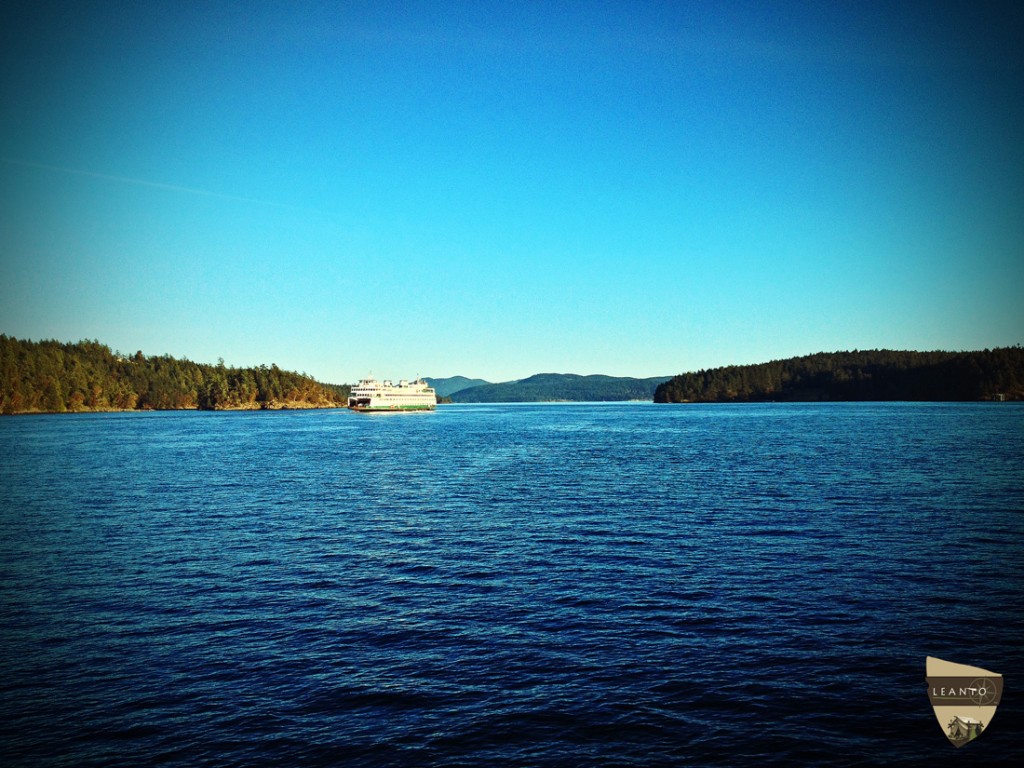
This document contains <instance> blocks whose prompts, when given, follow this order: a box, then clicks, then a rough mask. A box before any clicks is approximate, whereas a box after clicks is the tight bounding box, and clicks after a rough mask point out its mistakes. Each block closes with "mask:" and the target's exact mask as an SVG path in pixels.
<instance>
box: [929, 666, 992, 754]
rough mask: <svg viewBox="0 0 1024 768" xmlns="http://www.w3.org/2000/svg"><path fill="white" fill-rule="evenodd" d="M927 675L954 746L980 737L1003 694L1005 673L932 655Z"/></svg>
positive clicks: (937, 710)
mask: <svg viewBox="0 0 1024 768" xmlns="http://www.w3.org/2000/svg"><path fill="white" fill-rule="evenodd" d="M925 675H926V677H925V679H926V680H927V681H928V698H929V699H930V700H931V702H932V709H933V710H935V717H936V718H938V721H939V726H940V727H941V728H942V731H943V733H945V734H946V737H947V738H948V739H949V741H950V743H951V744H952V745H953V746H954V747H962V746H963V745H964V744H967V743H968V742H969V741H972V740H974V739H976V738H978V736H980V735H981V734H982V732H984V731H985V730H986V729H987V728H988V727H989V724H990V723H991V722H992V718H993V716H995V714H996V707H997V706H998V705H999V700H1000V698H1002V695H1003V676H1002V675H999V674H996V673H995V672H989V671H988V670H987V669H982V668H981V667H970V666H967V665H966V664H954V663H953V662H951V661H943V660H942V659H936V658H934V657H932V656H929V657H928V659H927V662H926V664H925Z"/></svg>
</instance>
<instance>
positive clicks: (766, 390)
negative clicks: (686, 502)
mask: <svg viewBox="0 0 1024 768" xmlns="http://www.w3.org/2000/svg"><path fill="white" fill-rule="evenodd" d="M1004 399H1005V400H1024V349H1022V348H1021V347H1020V345H1017V346H1013V347H1001V348H997V349H985V350H981V351H976V352H941V351H940V352H904V351H893V350H886V349H881V350H854V351H852V352H821V353H818V354H815V355H807V356H805V357H794V358H789V359H786V360H773V361H771V362H768V363H760V364H757V365H740V366H736V365H731V366H727V367H723V368H714V369H709V370H701V371H696V372H694V373H684V374H680V375H679V376H676V377H674V378H672V379H670V380H669V381H667V382H665V383H664V384H662V385H660V386H659V387H658V388H657V390H655V393H654V400H655V402H658V403H725V402H759V401H771V400H778V401H790V402H796V401H864V400H918V401H972V400H1004Z"/></svg>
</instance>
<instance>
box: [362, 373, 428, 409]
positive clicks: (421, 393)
mask: <svg viewBox="0 0 1024 768" xmlns="http://www.w3.org/2000/svg"><path fill="white" fill-rule="evenodd" d="M348 407H349V408H351V409H352V410H353V411H361V412H363V413H371V412H378V411H381V412H391V411H432V410H434V408H436V407H437V395H436V394H435V392H434V390H433V388H432V387H430V386H429V385H428V384H427V382H425V381H423V379H416V380H415V381H413V382H409V381H406V380H405V379H403V380H402V381H399V382H398V384H392V383H391V382H390V381H377V380H376V379H373V378H369V379H363V380H362V381H360V382H359V383H358V384H357V385H356V386H354V387H352V391H351V392H350V393H349V398H348Z"/></svg>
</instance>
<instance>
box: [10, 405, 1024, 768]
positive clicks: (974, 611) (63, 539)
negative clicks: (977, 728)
mask: <svg viewBox="0 0 1024 768" xmlns="http://www.w3.org/2000/svg"><path fill="white" fill-rule="evenodd" d="M1022 531H1024V408H1021V407H1019V406H1017V405H1013V404H969V405H959V404H957V405H946V404H823V405H811V404H796V405H782V404H765V405H736V406H728V405H708V406H656V405H652V404H640V403H631V404H602V405H579V404H563V405H502V406H485V405H480V406H469V405H466V406H449V407H442V408H440V409H439V410H438V411H436V412H434V413H428V414H403V415H397V416H391V415H382V416H365V415H358V414H352V413H348V412H345V411H316V412H293V413H288V412H281V413H193V412H179V413H149V414H146V413H143V414H103V415H74V416H33V417H17V418H5V419H2V420H0V590H2V591H0V598H2V601H0V745H2V746H0V750H2V753H3V757H2V761H3V764H4V765H7V766H18V765H26V766H28V765H31V766H90V765H92V766H98V765H104V766H107V765H125V766H129V765H131V766H135V765H149V764H158V763H159V764H164V765H182V766H184V765H188V766H196V765H198V766H203V765H207V766H232V765H237V766H253V765H301V766H306V765H353V766H378V765H381V766H391V765H394V766H421V765H422V766H432V765H439V766H440V765H444V766H470V765H474V766H475V765H482V766H576V765H608V766H610V765H616V766H619V765H635V766H650V765H694V766H704V765H793V764H797V765H799V764H804V765H823V764H837V765H887V764H888V765H896V764H907V763H914V762H919V763H927V764H928V765H942V764H946V763H948V764H950V765H953V764H960V763H962V761H963V760H964V759H970V760H971V761H972V764H975V765H996V764H1017V763H1018V762H1019V760H1020V759H1021V758H1022V757H1024V740H1022V738H1021V737H1022V735H1024V728H1022V726H1021V723H1022V722H1024V718H1022V717H1021V714H1022V709H1024V704H1022V703H1021V702H1022V691H1024V674H1022V673H1024V665H1022V663H1021V658H1020V651H1021V638H1022V637H1024V609H1022V607H1021V599H1020V586H1021V584H1022V575H1024V557H1022V548H1021V541H1022V539H1021V534H1022ZM927 655H934V656H939V657H941V658H946V659H949V660H951V661H956V662H960V663H967V664H973V665H978V666H982V667H986V668H988V669H991V670H993V671H996V672H1001V673H1003V674H1004V676H1005V679H1006V693H1005V694H1004V698H1003V703H1002V704H1001V705H1000V709H999V713H998V715H997V716H996V718H995V719H994V721H993V722H992V725H991V728H990V730H989V731H988V732H986V733H985V734H984V735H983V736H982V738H981V739H979V740H978V741H977V742H974V743H972V744H969V745H968V746H967V747H965V748H964V749H963V750H960V751H957V750H954V749H953V747H952V746H950V745H949V744H948V743H947V742H946V739H945V737H944V735H943V733H942V732H941V731H940V729H939V727H938V723H937V722H936V720H935V717H934V715H933V714H932V712H931V709H930V705H929V703H928V699H927V695H926V689H925V683H924V663H925V657H926V656H927ZM968 753H969V754H968Z"/></svg>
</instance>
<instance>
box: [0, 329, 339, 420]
mask: <svg viewBox="0 0 1024 768" xmlns="http://www.w3.org/2000/svg"><path fill="white" fill-rule="evenodd" d="M348 390H349V387H348V385H332V384H322V383H320V382H317V381H315V380H314V379H312V378H311V377H309V376H306V375H304V374H299V373H293V372H291V371H283V370H281V369H280V368H278V367H277V366H276V365H271V366H269V367H268V366H265V365H261V366H259V367H256V368H236V367H228V366H225V365H224V363H223V361H221V362H219V363H218V364H217V365H208V364H203V363H194V362H192V361H191V360H185V359H181V360H179V359H177V358H174V357H171V356H169V355H161V356H151V357H147V356H145V355H143V354H142V352H141V351H140V352H136V353H135V354H134V355H131V356H125V355H122V354H119V353H116V352H113V351H111V349H110V347H108V346H106V345H104V344H101V343H100V342H98V341H80V342H77V343H72V344H65V343H61V342H58V341H38V342H36V341H22V340H19V339H15V338H12V337H10V336H6V335H4V334H0V413H4V414H16V413H64V412H82V411H139V410H179V409H200V410H259V409H278V408H336V407H341V406H344V405H345V404H346V402H347V400H348Z"/></svg>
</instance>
